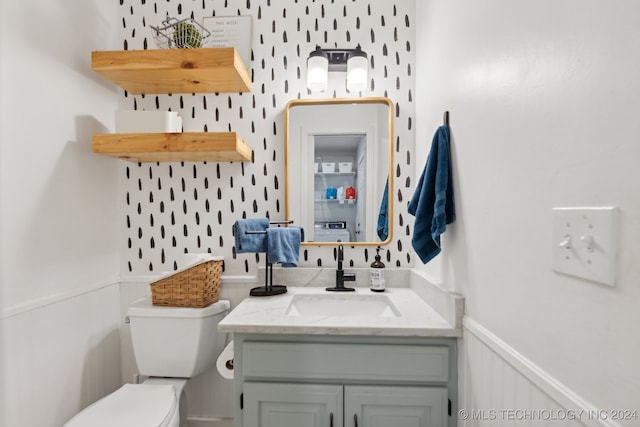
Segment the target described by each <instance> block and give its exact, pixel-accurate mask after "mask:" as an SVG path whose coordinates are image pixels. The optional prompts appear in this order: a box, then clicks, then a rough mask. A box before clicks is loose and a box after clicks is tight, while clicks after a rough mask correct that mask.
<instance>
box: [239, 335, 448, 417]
mask: <svg viewBox="0 0 640 427" xmlns="http://www.w3.org/2000/svg"><path fill="white" fill-rule="evenodd" d="M234 360H235V368H234V395H235V396H236V407H235V412H234V419H235V420H234V423H235V424H234V426H235V427H289V426H291V427H332V426H333V427H390V426H392V427H454V426H455V425H456V420H455V417H452V416H450V415H449V413H451V410H452V409H453V410H454V411H455V410H456V405H457V402H456V401H457V399H456V396H457V386H456V383H457V371H456V360H457V353H456V340H455V339H452V338H418V337H379V336H372V337H364V336H357V337H355V336H351V337H345V336H314V335H267V334H237V333H236V334H235V336H234ZM453 413H454V414H455V413H456V412H453Z"/></svg>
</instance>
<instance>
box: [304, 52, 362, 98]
mask: <svg viewBox="0 0 640 427" xmlns="http://www.w3.org/2000/svg"><path fill="white" fill-rule="evenodd" d="M329 71H346V72H347V90H348V91H349V92H359V91H362V90H364V89H366V88H367V78H368V74H369V61H368V59H367V53H366V52H364V51H363V50H362V49H361V48H360V45H358V46H357V47H356V48H355V49H321V48H320V47H319V46H316V50H314V51H313V52H311V53H310V54H309V58H308V59H307V87H308V88H309V90H311V91H313V92H322V91H324V90H326V89H327V83H328V81H329Z"/></svg>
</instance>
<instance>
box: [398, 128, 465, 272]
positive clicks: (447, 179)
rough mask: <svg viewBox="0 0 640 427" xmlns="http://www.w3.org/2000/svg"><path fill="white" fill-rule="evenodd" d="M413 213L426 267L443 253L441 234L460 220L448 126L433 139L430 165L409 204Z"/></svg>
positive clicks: (414, 240) (415, 240)
mask: <svg viewBox="0 0 640 427" xmlns="http://www.w3.org/2000/svg"><path fill="white" fill-rule="evenodd" d="M409 213H410V214H411V215H413V216H415V217H416V220H415V225H414V227H413V236H412V238H411V244H412V245H413V248H414V249H415V251H416V253H417V254H418V256H419V257H420V259H421V260H422V262H423V263H424V264H426V263H427V262H429V261H431V260H432V259H433V258H434V257H435V256H436V255H438V254H439V253H440V250H441V249H440V235H441V234H442V233H444V231H445V229H446V225H447V224H451V223H452V222H453V221H455V219H456V209H455V204H454V200H453V180H452V173H451V153H450V149H449V127H448V126H446V125H445V126H440V127H439V128H438V130H437V131H436V134H435V135H434V136H433V142H432V143H431V151H429V157H428V158H427V164H426V166H425V168H424V171H423V172H422V176H421V177H420V180H419V181H418V186H417V188H416V191H415V193H414V194H413V197H412V198H411V202H410V203H409Z"/></svg>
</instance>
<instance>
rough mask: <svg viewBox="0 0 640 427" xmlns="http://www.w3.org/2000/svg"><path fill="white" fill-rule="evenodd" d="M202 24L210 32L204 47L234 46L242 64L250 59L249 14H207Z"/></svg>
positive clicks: (247, 63)
mask: <svg viewBox="0 0 640 427" xmlns="http://www.w3.org/2000/svg"><path fill="white" fill-rule="evenodd" d="M202 26H203V27H204V28H206V29H207V30H208V31H210V32H211V34H210V35H209V37H207V40H206V47H235V48H236V50H237V51H238V54H239V55H240V58H242V62H244V65H245V66H247V67H249V60H250V59H251V16H207V17H205V18H204V19H203V20H202Z"/></svg>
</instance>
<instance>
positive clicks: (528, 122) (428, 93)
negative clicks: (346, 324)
mask: <svg viewBox="0 0 640 427" xmlns="http://www.w3.org/2000/svg"><path fill="white" fill-rule="evenodd" d="M639 13H640V4H638V3H636V2H628V1H619V0H616V1H613V2H608V3H607V4H606V5H603V4H602V2H598V1H595V0H588V1H577V0H563V1H550V0H545V1H538V2H512V1H506V0H482V1H476V2H467V1H461V0H447V1H444V0H431V1H422V2H418V3H417V19H418V20H419V21H420V22H421V25H420V26H418V28H417V45H418V54H417V76H418V78H417V79H416V82H417V96H416V100H417V120H416V121H417V123H418V127H417V130H416V134H417V144H416V153H417V157H418V159H417V162H416V165H417V167H418V168H419V169H418V170H417V171H416V173H417V174H418V173H419V172H420V168H421V167H422V165H424V159H425V158H426V154H427V152H428V149H429V146H430V143H431V137H432V135H433V132H434V131H435V129H436V127H437V126H439V125H440V123H441V120H442V113H443V111H444V110H450V111H451V129H452V156H453V162H454V181H455V189H456V205H457V206H456V207H457V221H456V223H455V224H453V225H452V226H450V227H449V228H448V231H447V232H446V233H445V236H444V239H443V246H444V251H443V253H442V254H441V255H440V256H439V257H438V259H437V261H436V262H435V263H434V265H428V266H426V267H422V268H423V269H424V270H425V271H426V272H427V274H429V275H430V276H431V277H433V278H434V279H435V281H437V282H441V283H444V284H445V285H447V286H449V287H450V288H451V289H453V290H455V291H459V292H461V293H463V294H464V296H465V297H466V302H467V315H468V316H469V318H471V319H473V320H474V321H475V322H477V323H478V324H479V325H481V326H482V327H484V328H486V329H487V330H488V331H491V332H492V333H493V334H495V336H497V337H499V338H500V339H501V340H502V341H504V342H505V343H507V344H508V345H509V346H510V347H512V348H513V349H514V350H515V351H517V352H519V354H521V355H523V356H524V357H526V358H527V359H528V360H530V361H531V362H532V363H533V364H535V365H536V366H538V367H540V368H541V369H543V370H544V371H546V373H548V374H549V375H550V377H551V378H554V379H555V380H557V381H558V382H559V383H561V384H563V385H564V386H566V387H568V389H570V390H572V391H573V392H575V393H576V394H577V395H579V396H581V398H583V399H584V400H585V401H586V402H590V403H591V404H593V405H594V406H595V407H597V408H602V409H606V410H611V409H624V408H635V409H640V364H638V363H637V359H638V355H640V340H638V336H639V335H640V310H638V305H639V304H640V286H638V278H639V277H640V264H639V263H638V262H637V260H638V258H639V255H640V254H639V252H640V249H639V246H638V243H637V236H638V235H640V198H638V179H639V178H640V172H638V171H639V169H638V166H637V164H638V160H639V159H640V144H638V139H639V138H640V125H639V123H640V122H639V121H638V120H637V118H636V115H637V113H638V111H640V97H639V96H638V93H639V87H640V80H639V79H638V76H639V75H640V52H639V51H638V49H637V41H638V40H639V39H640V27H639V26H638V25H637V22H636V21H637V19H635V18H636V17H637V16H638V14H639ZM420 156H422V158H420ZM601 205H616V206H618V207H619V210H620V230H619V239H620V242H619V257H618V262H617V273H618V281H617V285H616V286H615V287H614V288H610V287H607V286H604V285H599V284H596V283H592V282H589V281H585V280H581V279H577V278H573V277H569V276H564V275H559V274H556V273H554V272H552V271H551V268H550V265H551V259H550V253H551V246H552V244H553V242H552V241H551V208H552V207H557V206H601ZM467 379H468V380H470V381H475V383H476V385H478V384H484V386H485V387H492V386H493V385H492V384H491V382H492V381H493V379H492V378H482V377H473V378H467ZM485 389H486V388H485ZM482 390H483V387H479V388H478V392H481V391H482ZM477 401H478V402H482V404H483V405H500V402H498V401H495V402H491V401H487V400H486V399H485V400H477ZM529 404H530V405H531V406H535V405H537V403H536V402H532V401H530V403H529ZM637 422H638V421H637V420H636V421H635V423H636V424H633V423H630V424H628V425H637Z"/></svg>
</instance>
